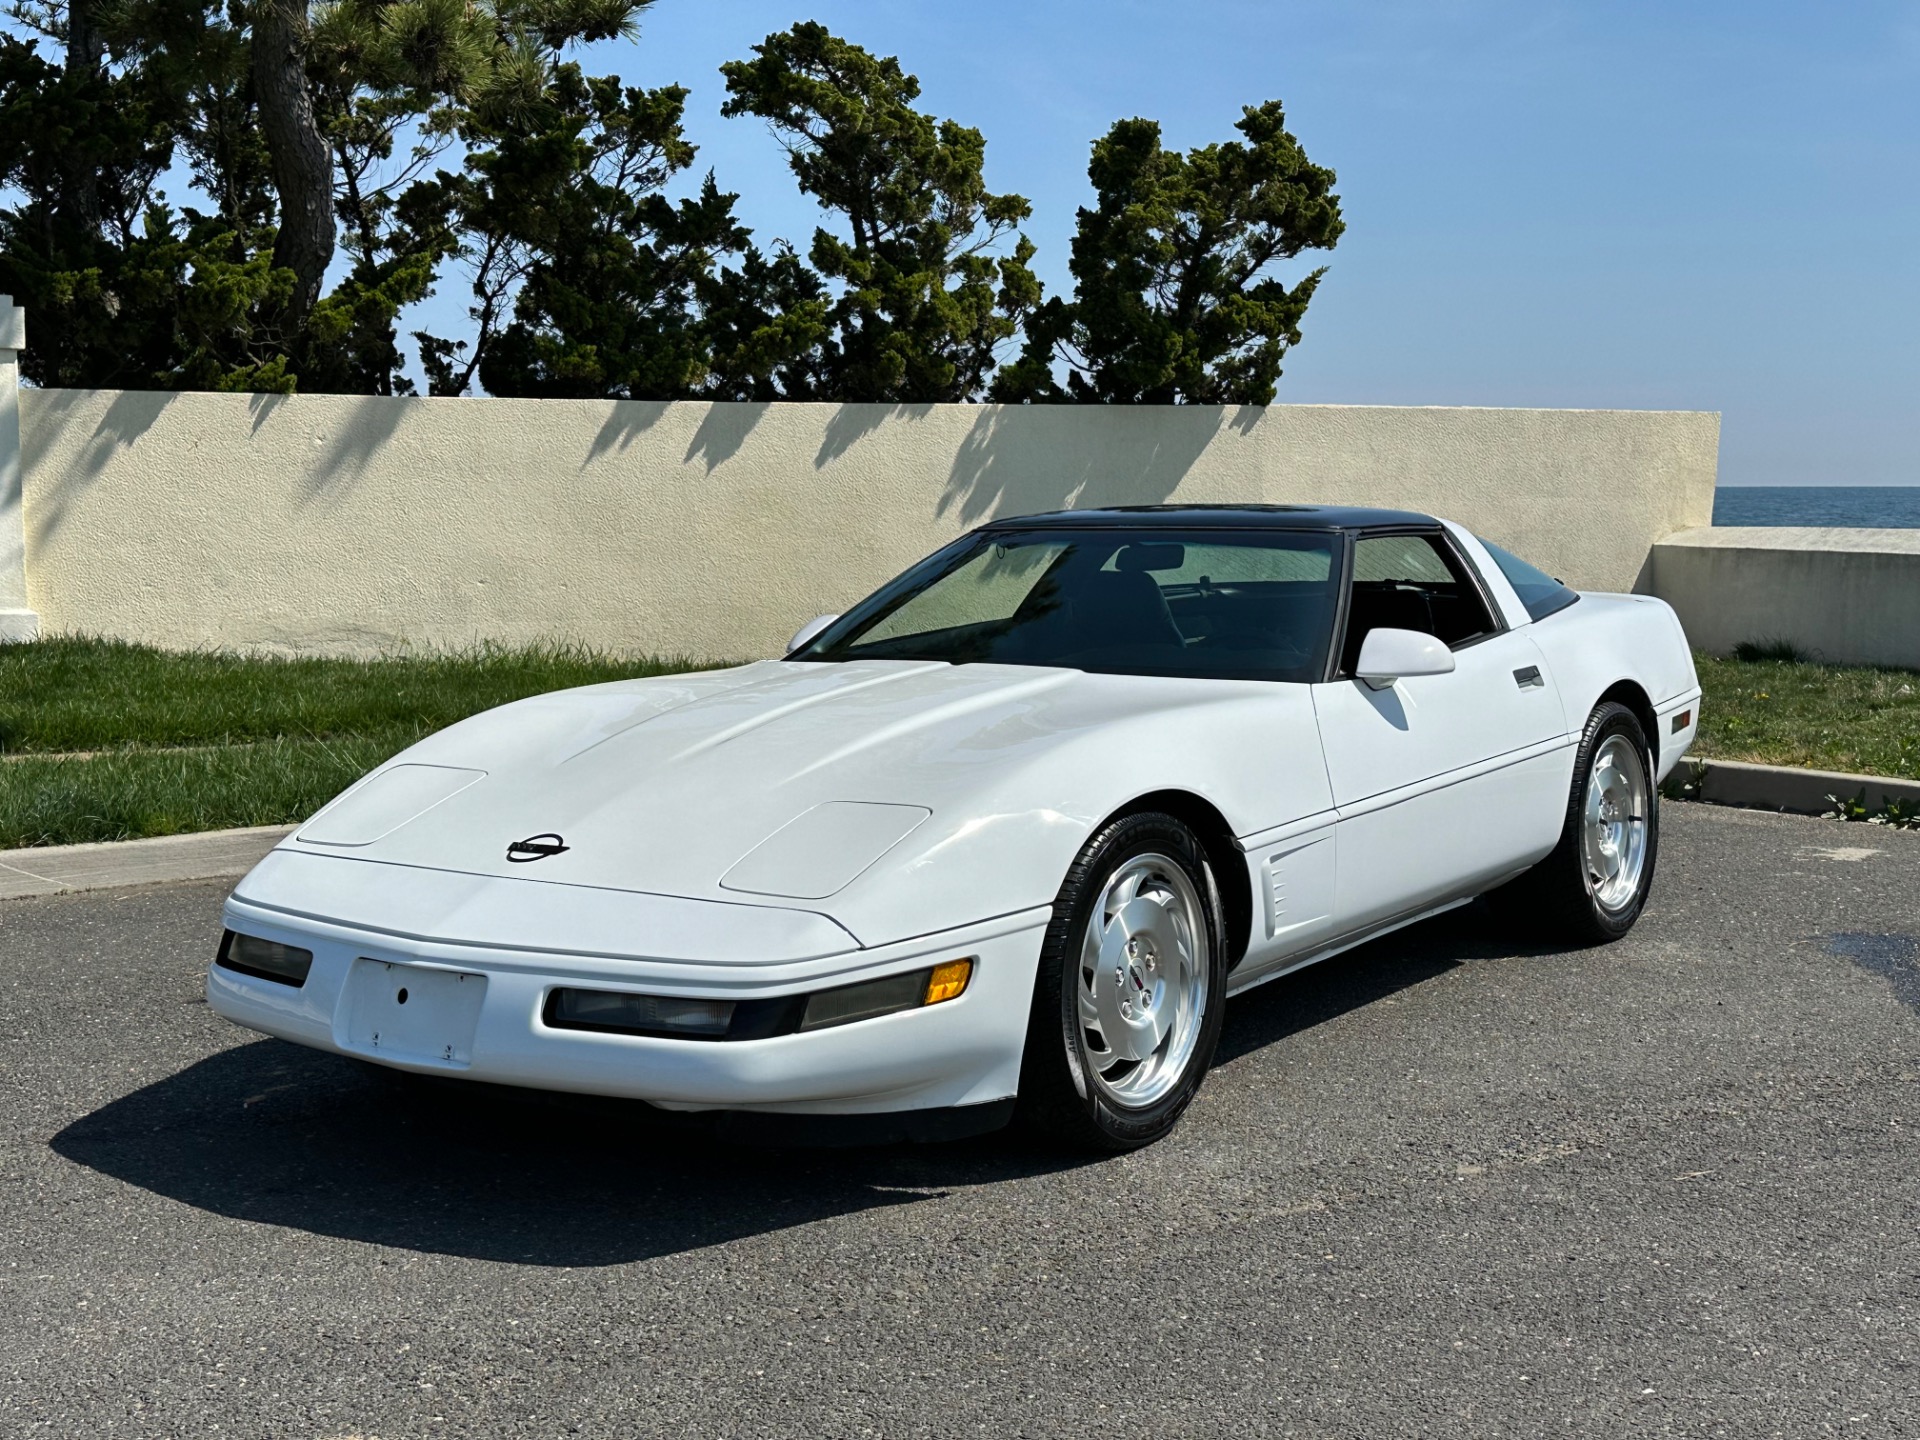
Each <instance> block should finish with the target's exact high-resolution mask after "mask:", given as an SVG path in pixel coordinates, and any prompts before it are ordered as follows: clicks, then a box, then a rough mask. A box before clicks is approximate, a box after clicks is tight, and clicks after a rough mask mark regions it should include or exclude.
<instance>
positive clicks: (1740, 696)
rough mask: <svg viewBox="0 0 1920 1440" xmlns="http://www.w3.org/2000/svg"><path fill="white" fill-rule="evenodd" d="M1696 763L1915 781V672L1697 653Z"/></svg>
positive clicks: (1918, 700) (1918, 758)
mask: <svg viewBox="0 0 1920 1440" xmlns="http://www.w3.org/2000/svg"><path fill="white" fill-rule="evenodd" d="M1694 664H1695V665H1696V666H1697V667H1698V668H1699V671H1700V686H1701V689H1702V690H1703V691H1704V692H1705V698H1704V699H1702V701H1701V702H1700V738H1699V739H1698V741H1697V742H1696V743H1695V745H1694V748H1693V753H1694V754H1695V755H1704V756H1711V757H1714V758H1717V759H1721V760H1757V761H1760V762H1761V763H1763V764H1767V765H1799V766H1803V767H1805V768H1807V769H1810V770H1846V771H1851V772H1853V773H1855V774H1860V775H1885V776H1893V777H1899V778H1903V779H1910V780H1920V672H1917V671H1913V670H1876V669H1868V668H1864V667H1855V666H1841V665H1814V664H1809V663H1807V662H1804V661H1792V660H1785V659H1754V660H1742V659H1732V660H1723V659H1719V658H1716V657H1714V656H1710V655H1696V656H1695V657H1694Z"/></svg>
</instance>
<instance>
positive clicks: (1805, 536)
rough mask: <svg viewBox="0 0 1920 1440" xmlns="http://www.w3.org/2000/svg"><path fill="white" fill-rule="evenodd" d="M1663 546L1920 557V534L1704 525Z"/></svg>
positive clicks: (1875, 530) (1687, 531) (1793, 526)
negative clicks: (1821, 551)
mask: <svg viewBox="0 0 1920 1440" xmlns="http://www.w3.org/2000/svg"><path fill="white" fill-rule="evenodd" d="M1659 543H1660V544H1661V545H1671V546H1680V547H1687V548H1691V549H1701V550H1824V551H1834V552H1839V553H1844V554H1863V555H1920V530H1893V529H1867V528H1864V527H1862V528H1844V529H1843V528H1837V527H1834V528H1827V527H1816V526H1806V525H1703V526H1700V527H1699V528H1697V529H1693V530H1682V531H1680V532H1678V533H1677V534H1674V535H1669V536H1667V538H1666V539H1664V540H1662V541H1660V542H1659Z"/></svg>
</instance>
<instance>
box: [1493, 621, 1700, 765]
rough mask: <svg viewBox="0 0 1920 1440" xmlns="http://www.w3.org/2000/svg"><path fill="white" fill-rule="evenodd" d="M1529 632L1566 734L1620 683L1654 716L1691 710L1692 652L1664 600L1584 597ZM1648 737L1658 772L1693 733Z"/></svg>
mask: <svg viewBox="0 0 1920 1440" xmlns="http://www.w3.org/2000/svg"><path fill="white" fill-rule="evenodd" d="M1528 629H1529V631H1530V633H1531V634H1532V636H1533V641H1534V644H1535V645H1537V646H1538V647H1539V649H1540V653H1541V654H1542V655H1543V656H1545V657H1546V660H1547V664H1548V665H1549V666H1550V667H1552V670H1553V674H1554V678H1555V679H1556V680H1557V681H1558V682H1559V686H1560V700H1561V704H1562V705H1563V706H1564V707H1565V710H1566V716H1567V729H1568V731H1569V733H1575V734H1577V733H1578V732H1579V730H1580V728H1581V727H1582V726H1583V725H1585V724H1586V720H1587V716H1588V715H1590V714H1592V713H1593V707H1594V706H1595V705H1597V704H1599V703H1600V697H1601V696H1602V695H1604V694H1606V693H1607V691H1609V690H1611V689H1612V688H1613V687H1614V686H1615V685H1617V684H1619V683H1620V682H1621V681H1623V680H1630V681H1632V682H1633V683H1634V684H1636V685H1638V686H1639V687H1640V689H1641V690H1643V691H1644V692H1645V693H1646V696H1647V699H1648V701H1649V702H1650V703H1651V704H1652V706H1653V708H1654V711H1655V712H1656V713H1657V714H1661V715H1665V714H1666V713H1668V712H1670V711H1672V710H1673V709H1674V708H1675V707H1676V706H1680V705H1688V706H1689V707H1690V708H1692V709H1695V710H1697V709H1698V703H1697V702H1698V700H1699V697H1700V680H1699V677H1698V676H1697V675H1696V674H1695V673H1694V668H1693V652H1692V650H1691V649H1690V648H1689V647H1688V645H1687V637H1686V632H1685V631H1684V630H1682V629H1681V628H1680V620H1679V617H1677V616H1676V615H1675V614H1674V613H1673V609H1672V607H1671V606H1669V605H1668V604H1667V603H1666V602H1665V601H1664V600H1658V599H1655V598H1654V597H1653V596H1651V595H1607V594H1583V595H1582V596H1581V597H1580V600H1579V602H1578V603H1577V604H1574V605H1570V606H1568V607H1567V608H1566V609H1565V610H1562V611H1560V612H1559V613H1558V614H1556V615H1549V616H1548V617H1547V618H1546V619H1544V620H1537V621H1535V622H1534V623H1533V624H1532V625H1531V626H1529V627H1528ZM1648 738H1649V739H1650V740H1651V741H1652V742H1653V744H1654V747H1655V750H1656V752H1657V753H1656V759H1657V761H1658V764H1659V768H1660V771H1661V773H1662V774H1663V775H1664V774H1665V773H1666V772H1667V771H1668V770H1670V769H1671V768H1672V765H1673V762H1674V761H1676V760H1677V759H1678V758H1679V751H1680V750H1683V749H1684V748H1685V745H1684V741H1686V740H1690V739H1691V738H1692V727H1691V726H1689V727H1688V729H1687V732H1686V733H1685V735H1683V736H1678V737H1676V736H1674V735H1671V734H1668V735H1661V734H1655V735H1652V736H1649V737H1648ZM1663 742H1665V743H1663ZM1676 742H1679V743H1676Z"/></svg>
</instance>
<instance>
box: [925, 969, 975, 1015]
mask: <svg viewBox="0 0 1920 1440" xmlns="http://www.w3.org/2000/svg"><path fill="white" fill-rule="evenodd" d="M972 978H973V961H971V960H949V961H948V962H947V963H946V964H944V965H936V966H934V967H933V972H932V973H931V974H930V975H928V976H927V998H926V999H925V1000H924V1001H922V1002H921V1003H922V1004H926V1005H938V1004H939V1003H940V1002H941V1001H942V1000H951V999H953V998H954V997H955V996H956V995H958V994H960V992H961V991H963V990H965V989H966V988H967V981H969V980H971V979H972Z"/></svg>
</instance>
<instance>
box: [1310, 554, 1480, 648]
mask: <svg viewBox="0 0 1920 1440" xmlns="http://www.w3.org/2000/svg"><path fill="white" fill-rule="evenodd" d="M1497 628H1498V627H1497V626H1495V624H1494V621H1493V616H1492V615H1491V614H1490V613H1489V612H1488V610H1487V602H1486V601H1485V600H1483V599H1482V598H1481V597H1480V587H1479V586H1478V585H1476V584H1474V583H1473V579H1472V577H1471V576H1469V575H1468V574H1467V572H1466V569H1465V567H1464V566H1463V565H1462V564H1461V562H1460V560H1459V558H1458V557H1457V556H1456V555H1455V554H1454V553H1453V550H1452V548H1451V547H1450V546H1447V545H1444V544H1442V543H1441V542H1440V540H1439V538H1438V537H1437V536H1432V535H1367V536H1363V537H1361V538H1360V539H1359V540H1357V541H1355V542H1354V546H1353V597H1352V601H1351V603H1350V604H1349V605H1348V607H1347V639H1346V644H1345V645H1344V646H1342V647H1341V654H1340V668H1341V670H1342V671H1343V672H1344V673H1346V674H1348V675H1351V674H1352V673H1353V667H1354V664H1355V662H1356V661H1357V660H1358V659H1359V658H1360V646H1361V645H1362V644H1363V643H1365V641H1366V638H1367V633H1368V632H1369V631H1371V630H1381V629H1386V630H1418V631H1419V632H1420V633H1421V634H1423V635H1432V636H1435V637H1437V638H1438V639H1440V640H1442V641H1444V642H1445V643H1446V644H1447V645H1449V646H1452V647H1455V648H1457V647H1459V646H1461V645H1464V644H1466V643H1467V642H1468V641H1469V640H1477V639H1479V638H1480V637H1481V636H1483V635H1490V634H1492V633H1493V632H1494V630H1495V629H1497Z"/></svg>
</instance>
